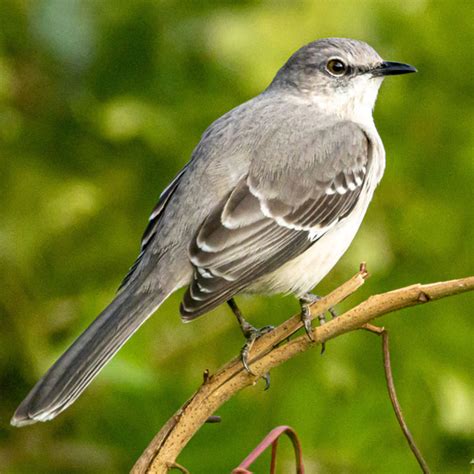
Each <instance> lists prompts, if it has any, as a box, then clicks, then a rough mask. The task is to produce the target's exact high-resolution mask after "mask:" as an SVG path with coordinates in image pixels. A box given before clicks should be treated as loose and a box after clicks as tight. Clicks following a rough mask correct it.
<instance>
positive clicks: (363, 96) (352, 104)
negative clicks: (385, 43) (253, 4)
mask: <svg viewBox="0 0 474 474" xmlns="http://www.w3.org/2000/svg"><path fill="white" fill-rule="evenodd" d="M410 72H416V69H415V68H414V67H413V66H410V65H408V64H403V63H396V62H389V61H384V60H383V59H382V58H381V57H380V56H379V54H378V53H377V52H376V51H375V50H374V49H373V48H372V47H371V46H369V45H368V44H367V43H364V42H362V41H357V40H353V39H346V38H327V39H321V40H318V41H314V42H312V43H309V44H307V45H306V46H303V47H302V48H300V49H299V50H298V51H296V53H294V54H293V55H292V56H291V57H290V59H288V61H287V62H286V64H285V65H284V66H283V67H282V68H281V69H280V70H279V71H278V73H277V75H276V77H275V79H274V80H273V82H272V84H271V85H270V88H269V89H270V90H282V91H292V92H293V93H295V94H296V95H297V96H299V97H300V98H301V99H303V100H310V101H311V102H314V103H316V104H317V105H319V106H320V108H321V110H322V111H323V112H327V113H328V114H336V115H338V116H340V117H341V118H344V119H350V120H356V121H362V120H363V119H365V118H366V116H369V117H371V114H372V109H373V107H374V105H375V100H376V98H377V93H378V90H379V87H380V85H381V84H382V81H383V79H384V77H385V76H393V75H398V74H406V73H410Z"/></svg>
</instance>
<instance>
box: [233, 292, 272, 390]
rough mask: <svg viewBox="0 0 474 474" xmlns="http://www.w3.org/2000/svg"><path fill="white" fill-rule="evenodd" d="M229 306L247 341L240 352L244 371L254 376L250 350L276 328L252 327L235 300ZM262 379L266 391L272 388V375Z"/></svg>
mask: <svg viewBox="0 0 474 474" xmlns="http://www.w3.org/2000/svg"><path fill="white" fill-rule="evenodd" d="M227 304H228V305H229V307H230V309H231V310H232V312H233V313H234V314H235V316H236V317H237V321H238V323H239V326H240V329H241V331H242V333H243V335H244V337H245V339H246V343H245V344H244V346H243V347H242V349H241V350H240V360H241V361H242V365H243V366H244V369H245V370H246V371H247V372H248V373H249V374H252V375H255V374H254V373H253V372H252V371H251V370H250V367H249V363H248V357H249V352H250V349H252V346H253V344H254V342H255V341H256V340H257V339H258V338H259V337H261V336H263V335H264V334H267V333H269V332H270V331H273V329H274V327H273V326H264V327H263V328H260V329H258V328H256V327H254V326H252V325H251V324H250V323H249V322H248V321H247V320H246V319H245V318H244V317H243V315H242V313H241V311H240V309H239V307H238V306H237V303H236V302H235V301H234V299H233V298H231V299H230V300H229V301H227ZM262 378H263V379H264V380H265V390H268V389H269V388H270V374H268V373H267V374H264V375H263V376H262Z"/></svg>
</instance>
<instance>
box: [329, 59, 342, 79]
mask: <svg viewBox="0 0 474 474" xmlns="http://www.w3.org/2000/svg"><path fill="white" fill-rule="evenodd" d="M326 69H327V70H328V71H329V72H330V73H331V74H332V75H333V76H342V75H343V74H345V73H346V71H347V66H346V65H345V64H344V63H343V62H342V61H341V60H340V59H330V60H329V61H328V63H327V64H326Z"/></svg>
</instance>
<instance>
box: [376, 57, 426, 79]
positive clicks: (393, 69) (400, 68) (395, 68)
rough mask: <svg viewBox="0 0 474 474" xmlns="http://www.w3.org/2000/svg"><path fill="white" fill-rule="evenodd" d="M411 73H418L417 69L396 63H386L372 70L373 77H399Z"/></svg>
mask: <svg viewBox="0 0 474 474" xmlns="http://www.w3.org/2000/svg"><path fill="white" fill-rule="evenodd" d="M410 72H418V71H417V69H416V67H413V66H410V65H409V64H404V63H395V62H392V61H384V62H383V63H380V64H379V65H378V66H377V67H376V68H374V69H372V75H373V76H398V75H399V74H409V73H410Z"/></svg>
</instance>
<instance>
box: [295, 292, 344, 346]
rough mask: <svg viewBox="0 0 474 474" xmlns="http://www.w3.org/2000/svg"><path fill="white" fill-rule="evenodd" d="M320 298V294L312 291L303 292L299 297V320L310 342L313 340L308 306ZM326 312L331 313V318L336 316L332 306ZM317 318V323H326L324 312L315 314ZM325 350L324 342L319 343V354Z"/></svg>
mask: <svg viewBox="0 0 474 474" xmlns="http://www.w3.org/2000/svg"><path fill="white" fill-rule="evenodd" d="M320 299H321V297H320V296H318V295H314V294H313V293H305V294H304V295H302V296H301V297H300V305H301V320H302V321H303V326H304V330H305V332H306V334H307V336H308V338H309V339H310V341H311V342H314V337H313V327H312V325H311V309H310V306H311V305H312V304H313V303H316V302H317V301H319V300H320ZM328 312H329V313H330V314H331V317H332V318H336V317H337V313H336V310H335V309H334V308H332V307H331V308H329V309H328ZM317 318H318V320H319V325H320V326H322V325H323V324H325V323H326V315H325V314H324V313H322V314H318V316H317ZM325 350H326V345H325V344H324V342H323V343H322V344H321V354H323V353H324V351H325Z"/></svg>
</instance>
